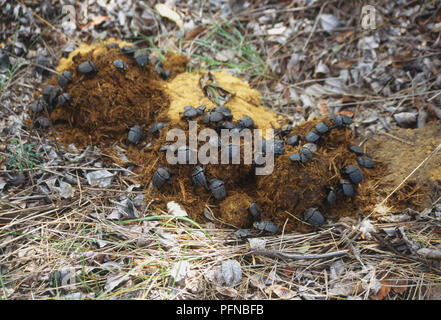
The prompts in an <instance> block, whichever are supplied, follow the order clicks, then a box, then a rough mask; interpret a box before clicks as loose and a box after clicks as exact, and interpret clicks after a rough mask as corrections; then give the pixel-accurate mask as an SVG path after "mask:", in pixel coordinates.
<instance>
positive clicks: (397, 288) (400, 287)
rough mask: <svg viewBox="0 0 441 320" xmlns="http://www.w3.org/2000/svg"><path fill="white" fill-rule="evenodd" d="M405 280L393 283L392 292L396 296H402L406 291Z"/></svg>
mask: <svg viewBox="0 0 441 320" xmlns="http://www.w3.org/2000/svg"><path fill="white" fill-rule="evenodd" d="M407 288H408V287H407V280H405V279H404V280H395V281H393V287H392V291H393V292H395V293H398V294H402V293H404V292H406V290H407Z"/></svg>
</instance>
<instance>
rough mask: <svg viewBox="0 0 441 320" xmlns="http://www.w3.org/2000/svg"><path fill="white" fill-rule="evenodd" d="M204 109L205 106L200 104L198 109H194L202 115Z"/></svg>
mask: <svg viewBox="0 0 441 320" xmlns="http://www.w3.org/2000/svg"><path fill="white" fill-rule="evenodd" d="M205 109H207V106H206V105H204V104H201V105H200V106H199V107H197V108H196V110H197V112H198V113H199V114H200V115H202V114H204V112H205Z"/></svg>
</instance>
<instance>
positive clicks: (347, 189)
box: [340, 179, 354, 197]
mask: <svg viewBox="0 0 441 320" xmlns="http://www.w3.org/2000/svg"><path fill="white" fill-rule="evenodd" d="M340 187H341V189H342V191H343V194H344V195H345V196H346V197H352V196H353V195H354V186H353V185H352V183H350V182H349V181H348V180H346V179H340Z"/></svg>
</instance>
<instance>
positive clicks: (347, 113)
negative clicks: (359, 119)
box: [338, 110, 354, 118]
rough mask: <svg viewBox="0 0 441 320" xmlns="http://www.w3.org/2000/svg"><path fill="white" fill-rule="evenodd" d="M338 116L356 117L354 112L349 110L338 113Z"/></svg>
mask: <svg viewBox="0 0 441 320" xmlns="http://www.w3.org/2000/svg"><path fill="white" fill-rule="evenodd" d="M338 114H342V115H345V116H348V117H351V118H352V117H353V116H354V113H353V112H352V111H349V110H342V111H340V112H338Z"/></svg>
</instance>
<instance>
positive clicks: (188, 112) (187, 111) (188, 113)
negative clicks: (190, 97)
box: [183, 106, 200, 119]
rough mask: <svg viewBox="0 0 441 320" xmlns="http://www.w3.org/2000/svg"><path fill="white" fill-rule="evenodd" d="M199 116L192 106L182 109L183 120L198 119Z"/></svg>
mask: <svg viewBox="0 0 441 320" xmlns="http://www.w3.org/2000/svg"><path fill="white" fill-rule="evenodd" d="M199 115H200V114H199V112H198V110H197V109H196V108H194V107H192V106H186V107H184V114H183V116H184V118H187V119H193V118H196V117H198V116H199Z"/></svg>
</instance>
